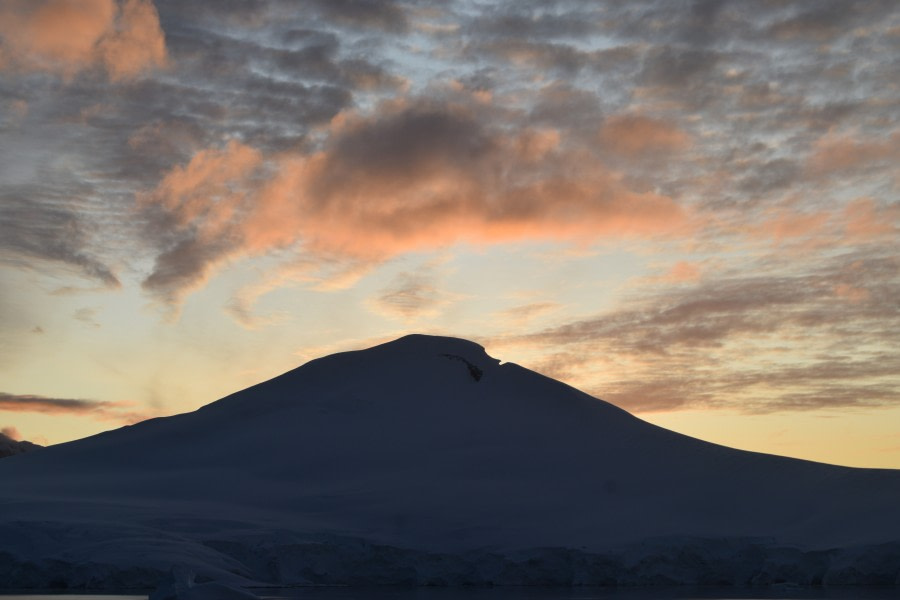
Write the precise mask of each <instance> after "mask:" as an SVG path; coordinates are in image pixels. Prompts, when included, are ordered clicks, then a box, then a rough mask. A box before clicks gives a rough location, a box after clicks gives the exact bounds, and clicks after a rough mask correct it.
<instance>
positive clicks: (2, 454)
mask: <svg viewBox="0 0 900 600" xmlns="http://www.w3.org/2000/svg"><path fill="white" fill-rule="evenodd" d="M38 448H43V446H39V445H37V444H32V443H31V442H26V441H25V440H22V441H21V442H20V441H16V440H14V439H12V438H11V437H9V436H7V435H5V434H3V433H0V458H6V457H7V456H13V455H15V454H23V453H25V452H30V451H32V450H37V449H38Z"/></svg>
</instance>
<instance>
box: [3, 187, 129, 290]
mask: <svg viewBox="0 0 900 600" xmlns="http://www.w3.org/2000/svg"><path fill="white" fill-rule="evenodd" d="M74 185H75V184H74V182H73V186H74ZM45 192H46V190H42V189H40V188H39V187H38V186H20V187H13V188H12V189H10V188H9V187H7V188H3V187H0V260H6V261H14V262H17V261H19V260H26V261H28V260H29V259H30V260H33V259H38V260H42V261H49V262H50V263H54V264H58V265H64V266H68V267H71V268H73V269H75V270H77V271H78V272H79V273H81V274H82V275H83V276H85V277H88V278H90V279H92V280H94V281H96V282H98V283H100V284H102V285H104V286H108V287H113V288H114V287H118V286H119V280H118V278H117V277H116V275H115V274H114V273H113V272H112V270H111V269H110V268H109V267H108V266H107V265H105V264H104V263H103V262H102V261H101V260H100V259H98V258H96V257H95V256H92V255H91V253H90V251H89V250H88V246H89V245H90V242H89V239H90V236H89V235H88V233H87V231H86V230H87V229H88V228H89V225H88V224H87V223H85V222H84V221H83V220H82V219H80V218H79V216H78V215H76V214H75V212H74V211H72V210H71V209H70V208H69V206H70V205H71V203H70V202H67V201H66V200H67V199H66V198H65V197H60V198H47V197H44V198H41V197H40V194H41V193H45Z"/></svg>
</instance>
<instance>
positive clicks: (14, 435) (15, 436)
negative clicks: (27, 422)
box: [0, 427, 22, 442]
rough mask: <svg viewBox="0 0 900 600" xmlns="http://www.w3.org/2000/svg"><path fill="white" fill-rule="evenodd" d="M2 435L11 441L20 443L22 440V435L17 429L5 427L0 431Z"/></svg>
mask: <svg viewBox="0 0 900 600" xmlns="http://www.w3.org/2000/svg"><path fill="white" fill-rule="evenodd" d="M0 435H5V436H6V437H8V438H9V439H11V440H13V441H16V442H18V441H19V440H21V439H22V435H21V434H20V433H19V430H18V429H16V428H15V427H4V428H2V429H0Z"/></svg>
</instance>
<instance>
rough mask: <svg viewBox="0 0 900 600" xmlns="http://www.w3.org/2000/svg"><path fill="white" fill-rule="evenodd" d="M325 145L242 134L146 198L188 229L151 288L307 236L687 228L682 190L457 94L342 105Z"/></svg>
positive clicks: (436, 237)
mask: <svg viewBox="0 0 900 600" xmlns="http://www.w3.org/2000/svg"><path fill="white" fill-rule="evenodd" d="M326 133H327V135H328V137H327V139H326V141H325V143H324V144H323V147H322V149H321V150H319V151H318V152H315V153H313V154H308V155H306V154H290V155H282V156H275V157H268V159H267V158H265V157H263V156H261V155H260V153H259V152H258V151H256V150H255V149H253V148H250V147H248V146H246V145H243V144H240V143H238V142H232V143H230V144H229V145H228V146H226V147H225V148H223V149H220V150H216V149H210V150H205V151H202V152H199V153H197V154H196V155H195V156H194V157H193V159H192V160H191V161H190V163H189V164H188V165H186V166H184V167H177V168H175V169H174V170H173V171H171V172H170V173H169V174H168V175H166V176H165V178H164V179H163V181H162V182H161V183H160V185H159V186H158V187H157V188H156V189H155V190H153V191H152V192H149V193H147V194H144V195H143V196H142V202H143V203H144V205H145V206H153V207H155V208H156V209H157V210H160V211H162V212H163V213H164V214H165V215H166V216H167V217H168V218H169V219H170V220H171V221H172V226H173V227H174V228H176V229H177V230H179V231H180V232H181V233H182V234H183V235H181V236H180V237H179V238H178V239H177V241H175V242H174V243H171V245H170V246H169V247H168V248H166V249H165V250H164V252H163V253H161V254H160V256H159V257H158V258H157V267H156V268H155V269H154V272H153V273H152V274H151V275H150V276H149V277H148V278H147V280H146V281H145V287H146V288H147V289H149V290H150V291H152V292H155V293H157V294H161V295H162V296H164V297H167V298H168V299H177V297H178V296H179V294H181V293H183V292H184V290H187V289H190V288H191V286H195V285H199V284H200V283H202V281H203V279H204V277H205V276H206V274H208V273H209V272H210V270H211V269H212V268H213V267H214V266H215V265H217V264H220V263H221V262H222V261H224V260H226V259H228V258H229V257H233V256H238V255H257V254H263V253H267V252H271V251H273V250H277V249H282V248H287V247H291V246H294V245H298V244H299V245H302V246H303V247H304V248H305V249H306V251H308V252H311V253H313V254H315V255H318V256H322V257H343V258H345V259H347V260H353V261H362V262H368V263H371V262H377V261H381V260H385V259H388V258H390V257H392V256H395V255H397V254H400V253H403V252H407V251H412V250H420V249H434V248H438V247H442V246H446V245H450V244H453V243H456V242H461V241H465V242H469V243H474V244H496V243H503V242H507V241H513V240H523V239H566V240H571V239H575V240H585V241H587V240H591V239H596V238H598V237H601V236H617V237H619V236H650V235H654V236H658V235H665V234H671V233H673V232H674V231H676V230H678V228H680V227H683V226H684V225H685V221H686V219H685V213H684V211H683V209H682V208H681V207H680V206H679V205H678V204H677V203H676V202H675V201H674V200H672V199H671V198H669V197H666V196H663V195H660V194H657V193H654V192H643V191H635V190H632V189H630V188H629V187H628V185H627V184H626V183H624V181H623V180H622V178H621V177H620V176H619V175H618V174H617V173H616V172H614V171H611V170H609V169H607V168H605V167H604V165H603V164H602V163H601V162H600V161H599V160H598V159H597V158H596V157H595V156H594V155H593V154H592V153H591V152H590V150H589V149H586V148H580V147H567V146H566V145H565V144H564V141H563V140H561V139H560V136H559V134H558V133H556V132H553V131H548V130H530V129H526V130H524V131H519V132H510V131H506V130H502V129H500V128H497V127H493V126H491V124H490V119H489V115H484V114H480V113H479V112H478V109H472V108H466V107H460V106H455V105H431V104H428V103H408V102H402V101H401V102H394V103H389V104H385V105H383V106H381V107H380V109H379V110H378V111H377V112H376V113H375V114H373V115H371V116H368V117H363V116H359V115H354V114H350V115H340V116H339V117H338V118H337V119H335V120H334V122H333V123H332V124H331V126H330V128H329V129H328V131H327V132H326Z"/></svg>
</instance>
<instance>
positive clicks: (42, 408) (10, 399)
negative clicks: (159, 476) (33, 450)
mask: <svg viewBox="0 0 900 600" xmlns="http://www.w3.org/2000/svg"><path fill="white" fill-rule="evenodd" d="M0 411H7V412H34V413H41V414H48V415H76V416H87V417H92V418H94V419H97V420H101V421H116V422H120V423H128V424H131V423H137V422H139V421H143V420H145V419H148V418H150V417H151V416H153V415H151V414H147V413H142V412H138V411H134V410H133V405H132V404H131V403H128V402H103V401H99V400H76V399H70V398H49V397H46V396H35V395H30V394H24V395H17V394H7V393H5V392H0Z"/></svg>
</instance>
